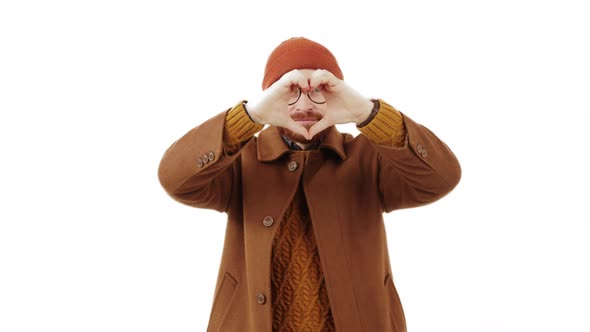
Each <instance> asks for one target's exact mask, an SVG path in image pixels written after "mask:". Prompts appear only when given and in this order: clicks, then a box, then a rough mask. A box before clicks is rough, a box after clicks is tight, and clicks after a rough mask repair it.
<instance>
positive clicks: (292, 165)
mask: <svg viewBox="0 0 590 332" xmlns="http://www.w3.org/2000/svg"><path fill="white" fill-rule="evenodd" d="M296 169H297V162H296V161H295V160H291V161H290V162H289V170H290V171H291V172H293V171H294V170H296Z"/></svg>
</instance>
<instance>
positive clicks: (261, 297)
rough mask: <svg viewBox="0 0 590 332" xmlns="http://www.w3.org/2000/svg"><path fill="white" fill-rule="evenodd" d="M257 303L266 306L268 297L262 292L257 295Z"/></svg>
mask: <svg viewBox="0 0 590 332" xmlns="http://www.w3.org/2000/svg"><path fill="white" fill-rule="evenodd" d="M256 302H258V304H264V303H265V302H266V296H264V294H262V293H261V292H258V293H256Z"/></svg>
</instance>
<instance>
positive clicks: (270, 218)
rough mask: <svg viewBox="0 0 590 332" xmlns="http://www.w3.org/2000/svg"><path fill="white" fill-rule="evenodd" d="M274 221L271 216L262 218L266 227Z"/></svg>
mask: <svg viewBox="0 0 590 332" xmlns="http://www.w3.org/2000/svg"><path fill="white" fill-rule="evenodd" d="M273 222H274V219H272V217H271V216H266V217H264V219H263V220H262V223H263V224H264V226H266V227H270V226H271V225H272V223H273Z"/></svg>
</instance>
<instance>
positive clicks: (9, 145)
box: [0, 0, 590, 332]
mask: <svg viewBox="0 0 590 332" xmlns="http://www.w3.org/2000/svg"><path fill="white" fill-rule="evenodd" d="M589 14H590V13H589V11H588V10H587V9H585V8H584V7H583V1H525V0H516V1H515V0H501V1H487V2H483V1H467V0H464V1H459V0H450V1H424V0H422V1H403V2H399V1H398V2H383V3H380V2H376V1H366V0H365V1H360V2H358V1H351V2H350V4H345V3H344V1H337V2H336V1H334V2H330V1H295V2H278V1H277V2H270V1H269V2H267V3H265V2H262V1H235V2H228V1H207V2H197V1H122V0H117V1H36V2H35V1H16V0H7V1H3V2H2V3H1V4H0V148H1V158H2V161H1V163H0V195H1V201H0V206H1V207H0V331H3V332H16V331H142V332H143V331H205V329H206V325H207V322H208V318H209V313H210V308H211V303H212V298H213V291H214V287H215V278H216V276H217V269H218V266H219V262H220V258H221V250H222V246H223V238H224V231H225V217H226V215H225V214H221V213H218V212H214V211H206V210H197V209H193V208H190V207H187V206H184V205H181V204H179V203H177V202H175V201H173V200H172V199H171V198H170V197H168V196H167V195H166V193H165V192H164V191H163V189H162V188H161V187H160V184H159V182H158V179H157V167H158V164H159V161H160V158H161V156H162V154H163V153H164V151H165V150H166V148H167V147H168V146H169V145H170V144H172V142H173V141H174V140H176V139H177V138H179V137H180V136H181V135H183V134H184V133H185V132H186V131H188V130H190V129H191V128H193V127H195V126H197V125H198V124H200V123H201V122H203V121H205V120H206V119H208V118H210V117H212V116H214V115H216V114H218V113H219V112H222V111H224V110H226V109H227V108H228V107H231V106H233V105H234V104H235V103H237V102H239V101H240V100H242V99H248V98H250V97H251V96H253V95H255V94H257V93H259V92H260V84H261V79H262V72H263V70H264V64H265V61H266V57H267V56H268V54H269V53H270V51H271V50H272V49H273V48H274V47H275V46H276V45H278V43H280V42H281V41H283V40H284V39H287V38H289V37H292V36H306V37H308V38H310V39H313V40H316V41H318V42H320V43H322V44H324V45H325V46H327V47H328V48H329V49H330V50H331V51H332V52H333V53H334V54H335V55H336V57H337V58H338V61H339V62H340V66H341V68H342V70H343V72H344V76H345V80H346V81H347V82H348V84H350V85H351V86H352V87H354V88H356V89H357V90H358V91H360V92H361V93H363V94H365V95H366V96H368V97H380V98H383V99H385V100H386V101H387V102H388V103H390V104H392V105H393V106H395V107H396V108H398V109H399V110H401V111H402V112H404V113H405V114H407V115H409V116H410V117H412V118H413V119H414V120H416V121H418V122H420V123H422V124H424V125H426V126H427V127H429V128H430V129H431V130H433V131H434V132H435V133H436V134H437V135H438V136H439V137H440V138H441V139H443V140H444V141H445V142H446V143H447V144H448V145H449V146H450V147H451V148H452V150H453V151H454V152H455V153H456V155H457V156H458V158H459V160H460V162H461V165H462V168H463V178H462V180H461V182H460V184H459V185H458V187H457V188H456V189H455V190H454V191H453V192H452V193H451V194H449V195H448V196H446V197H445V198H443V199H442V200H440V201H438V202H436V203H434V204H432V205H429V206H426V207H423V208H418V209H410V210H404V211H397V212H393V213H391V214H387V215H385V222H386V225H387V231H388V233H387V234H388V238H389V249H390V255H391V258H392V266H393V272H394V279H395V284H396V286H397V288H398V292H399V293H400V296H401V299H402V303H403V305H404V309H405V311H406V316H407V322H408V329H409V331H410V332H431V331H452V332H460V331H465V332H474V331H475V332H479V331H490V332H491V331H494V332H497V331H510V332H512V331H514V332H521V331H568V332H569V331H586V332H587V331H590V321H589V319H588V312H590V286H589V280H590V270H589V264H588V261H589V257H588V256H589V253H590V244H589V240H588V239H589V235H590V234H589V227H588V222H589V221H590V218H589V214H588V211H587V205H588V198H589V195H588V186H589V185H590V183H589V182H590V181H589V178H588V175H587V174H588V169H589V168H590V165H589V163H588V162H587V161H586V160H587V159H588V155H589V153H588V143H589V142H590V139H589V136H588V134H587V133H586V132H587V130H588V128H587V127H588V123H587V122H586V121H585V120H583V119H587V115H588V112H589V111H590V101H589V92H590V65H589V63H590V62H589V61H588V59H590V50H589V43H588V40H589V36H588V31H590V21H589V20H588V16H589ZM338 127H339V129H340V130H341V131H348V132H350V133H352V134H353V135H357V134H358V132H357V131H356V129H355V128H354V126H350V125H339V126H338ZM229 332H231V331H229ZM371 332H373V331H371ZM377 332H379V331H377Z"/></svg>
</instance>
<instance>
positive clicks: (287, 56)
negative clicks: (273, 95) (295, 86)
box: [262, 37, 344, 90]
mask: <svg viewBox="0 0 590 332" xmlns="http://www.w3.org/2000/svg"><path fill="white" fill-rule="evenodd" d="M293 69H325V70H327V71H329V72H331V73H332V74H334V76H336V77H338V78H339V79H344V76H343V75H342V71H341V70H340V67H339V66H338V62H337V61H336V58H335V57H334V55H333V54H332V53H331V52H330V51H329V50H328V49H327V48H326V47H324V46H323V45H320V44H318V43H316V42H314V41H311V40H309V39H307V38H303V37H293V38H290V39H287V40H285V41H284V42H282V43H281V44H279V46H277V47H276V48H275V49H274V50H273V51H272V53H271V54H270V56H269V57H268V60H267V61H266V68H265V69H264V79H263V80H262V90H266V89H267V88H268V87H269V86H271V85H272V84H273V83H274V82H276V81H277V80H278V79H279V78H281V76H283V75H284V74H285V73H287V72H289V71H291V70H293Z"/></svg>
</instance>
